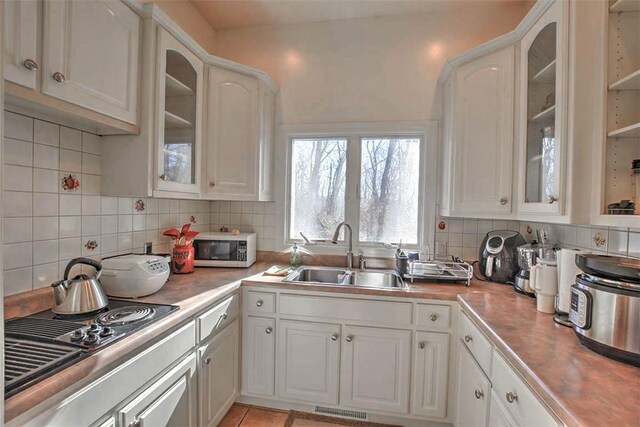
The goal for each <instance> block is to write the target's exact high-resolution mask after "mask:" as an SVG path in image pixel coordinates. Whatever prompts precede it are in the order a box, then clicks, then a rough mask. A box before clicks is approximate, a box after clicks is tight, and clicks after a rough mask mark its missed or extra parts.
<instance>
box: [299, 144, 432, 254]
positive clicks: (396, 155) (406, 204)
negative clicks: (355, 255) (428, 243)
mask: <svg viewBox="0 0 640 427" xmlns="http://www.w3.org/2000/svg"><path fill="white" fill-rule="evenodd" d="M290 144H291V146H290V148H291V157H290V158H291V163H290V171H289V178H290V179H289V183H290V185H289V191H290V199H289V200H290V203H289V212H288V214H289V220H288V237H289V239H292V240H293V239H300V238H301V236H300V232H302V233H304V234H305V236H307V237H308V238H309V239H317V240H330V239H331V238H332V235H333V232H334V230H335V228H336V226H337V225H338V224H339V223H340V222H342V221H347V222H348V223H349V224H351V226H352V227H353V239H354V242H357V243H362V244H365V245H366V244H379V243H398V242H400V241H402V243H403V244H407V245H417V244H418V243H419V234H420V226H419V217H420V212H421V209H420V207H421V200H422V195H421V192H420V188H421V178H420V158H421V149H422V148H421V145H422V138H421V137H420V136H417V135H409V136H384V137H382V136H357V135H351V136H344V137H322V138H307V137H305V138H296V137H293V138H291V140H290Z"/></svg>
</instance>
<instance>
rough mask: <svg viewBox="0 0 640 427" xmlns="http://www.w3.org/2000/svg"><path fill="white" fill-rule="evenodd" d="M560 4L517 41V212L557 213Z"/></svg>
mask: <svg viewBox="0 0 640 427" xmlns="http://www.w3.org/2000/svg"><path fill="white" fill-rule="evenodd" d="M565 9H566V2H562V1H556V2H554V3H553V4H552V5H551V7H549V9H548V10H547V11H546V12H545V13H544V14H543V15H542V16H541V17H540V18H539V19H538V20H537V21H536V22H535V24H534V25H533V26H532V27H531V29H530V30H529V31H528V32H527V33H526V34H525V35H524V37H523V38H522V40H521V42H520V102H519V112H520V115H519V130H520V135H519V140H520V156H519V157H520V165H519V166H520V167H519V171H520V176H519V190H518V193H519V198H518V199H519V205H518V212H519V213H533V214H555V215H559V214H562V213H563V209H564V206H565V204H566V192H565V188H564V174H565V173H566V169H565V168H566V161H565V157H566V156H567V154H566V152H567V143H566V135H567V131H566V124H567V59H568V58H567V53H568V40H567V39H568V37H567V29H566V27H567V25H566V23H565V16H566V10H565Z"/></svg>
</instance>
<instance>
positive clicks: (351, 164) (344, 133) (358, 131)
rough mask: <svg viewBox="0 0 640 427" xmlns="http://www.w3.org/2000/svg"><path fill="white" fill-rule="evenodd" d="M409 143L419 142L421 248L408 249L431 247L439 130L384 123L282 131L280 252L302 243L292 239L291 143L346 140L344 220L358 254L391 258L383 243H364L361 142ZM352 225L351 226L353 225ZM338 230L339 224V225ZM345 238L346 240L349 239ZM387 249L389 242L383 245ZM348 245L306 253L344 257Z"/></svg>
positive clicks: (278, 166) (279, 147)
mask: <svg viewBox="0 0 640 427" xmlns="http://www.w3.org/2000/svg"><path fill="white" fill-rule="evenodd" d="M389 137H407V138H419V139H420V141H421V143H420V167H419V170H420V176H419V184H418V188H419V194H420V197H419V200H418V243H417V244H412V245H407V244H403V247H404V248H406V249H417V248H418V247H419V246H420V245H421V244H423V243H429V244H433V241H434V233H435V230H434V228H435V210H436V202H437V198H438V194H437V188H436V182H437V164H438V162H437V151H438V150H437V145H438V142H437V141H438V140H437V126H436V122H435V121H427V122H385V123H340V124H322V125H282V126H281V127H280V128H279V132H278V144H277V147H276V156H277V157H276V159H277V160H276V164H275V167H276V168H275V170H276V176H275V178H276V188H277V191H276V200H278V201H282V202H281V203H277V212H278V218H280V221H279V222H278V223H277V224H276V233H277V235H276V250H286V249H287V248H289V247H291V246H292V245H293V243H294V241H295V242H298V243H300V242H301V241H302V237H300V238H293V239H292V238H290V237H289V226H290V215H291V213H290V212H291V166H292V158H291V155H292V150H291V147H292V143H291V142H292V140H294V139H314V138H317V139H319V138H344V139H346V140H347V167H346V188H345V220H346V221H347V222H348V223H349V224H350V225H351V226H352V228H353V246H354V252H358V251H361V252H363V253H364V254H365V255H367V256H390V255H391V254H392V253H393V249H389V248H385V246H384V245H383V244H382V243H372V242H360V241H359V232H360V226H359V221H360V202H359V200H358V197H357V192H358V188H357V185H359V183H360V168H361V158H360V155H361V152H360V150H361V140H362V139H363V138H389ZM350 219H351V220H352V221H350ZM336 225H337V224H336ZM345 237H346V234H345ZM385 243H388V242H385ZM346 247H347V242H346V241H340V242H338V244H337V245H333V244H330V243H324V244H323V243H318V244H314V245H308V246H306V247H305V249H306V250H308V251H310V252H312V253H318V254H343V253H344V252H345V251H346Z"/></svg>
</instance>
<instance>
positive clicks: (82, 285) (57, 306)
mask: <svg viewBox="0 0 640 427" xmlns="http://www.w3.org/2000/svg"><path fill="white" fill-rule="evenodd" d="M77 264H86V265H90V266H91V267H93V268H95V270H96V271H95V273H94V275H93V276H88V275H86V274H78V275H77V276H75V277H74V278H73V279H69V273H70V272H71V268H73V266H74V265H77ZM101 273H102V265H101V264H100V263H99V262H98V261H94V260H92V259H89V258H75V259H72V260H71V261H69V263H68V264H67V267H66V268H65V269H64V277H63V280H60V281H57V282H55V283H53V284H52V285H51V287H52V288H53V296H54V303H53V308H52V309H51V311H53V312H54V313H57V314H84V313H93V312H96V311H98V310H101V309H103V308H105V307H106V306H107V304H108V303H109V299H108V298H107V296H106V295H105V293H104V290H103V289H102V286H101V285H100V282H99V281H98V279H99V278H100V274H101Z"/></svg>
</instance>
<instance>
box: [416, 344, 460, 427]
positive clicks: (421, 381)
mask: <svg viewBox="0 0 640 427" xmlns="http://www.w3.org/2000/svg"><path fill="white" fill-rule="evenodd" d="M449 336H450V335H449V334H443V333H436V332H416V339H415V342H414V346H413V375H412V380H413V391H412V402H413V405H412V410H411V412H412V413H413V414H416V415H425V416H430V417H442V418H444V417H446V416H447V391H448V387H447V382H448V379H449V341H450V340H449Z"/></svg>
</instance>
